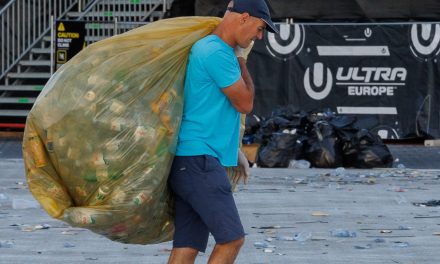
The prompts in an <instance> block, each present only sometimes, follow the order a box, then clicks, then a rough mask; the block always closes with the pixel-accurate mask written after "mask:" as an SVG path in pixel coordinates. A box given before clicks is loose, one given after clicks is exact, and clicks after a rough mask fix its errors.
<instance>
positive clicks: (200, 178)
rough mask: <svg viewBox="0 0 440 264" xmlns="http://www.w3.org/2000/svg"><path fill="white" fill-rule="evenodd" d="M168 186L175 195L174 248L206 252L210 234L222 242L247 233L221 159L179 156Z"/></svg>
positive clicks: (174, 162) (175, 160)
mask: <svg viewBox="0 0 440 264" xmlns="http://www.w3.org/2000/svg"><path fill="white" fill-rule="evenodd" d="M168 182H169V185H170V187H171V190H172V192H173V195H174V201H175V220H174V227H175V233H174V241H173V247H174V248H184V247H190V248H194V249H197V250H198V251H201V252H205V250H206V246H207V244H208V237H209V233H211V234H212V235H213V236H214V239H215V241H216V243H218V244H223V243H228V242H231V241H233V240H237V239H240V238H242V237H243V236H244V230H243V226H242V225H241V221H240V217H239V215H238V211H237V207H236V206H235V202H234V197H233V196H232V191H231V184H230V183H229V179H228V177H227V175H226V171H225V169H224V167H223V166H222V165H221V164H220V162H219V161H218V159H216V158H214V157H212V156H209V155H201V156H176V157H175V158H174V161H173V165H172V167H171V172H170V177H169V179H168Z"/></svg>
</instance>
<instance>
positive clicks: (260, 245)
mask: <svg viewBox="0 0 440 264" xmlns="http://www.w3.org/2000/svg"><path fill="white" fill-rule="evenodd" d="M254 247H256V248H258V249H260V248H275V246H274V245H272V244H269V243H266V242H255V243H254Z"/></svg>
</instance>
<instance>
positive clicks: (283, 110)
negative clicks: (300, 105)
mask: <svg viewBox="0 0 440 264" xmlns="http://www.w3.org/2000/svg"><path fill="white" fill-rule="evenodd" d="M296 113H297V111H295V110H294V109H293V106H292V105H287V106H278V107H276V108H275V109H274V110H273V111H272V115H271V117H276V116H278V117H282V118H285V119H288V120H292V119H293V117H294V116H295V114H296Z"/></svg>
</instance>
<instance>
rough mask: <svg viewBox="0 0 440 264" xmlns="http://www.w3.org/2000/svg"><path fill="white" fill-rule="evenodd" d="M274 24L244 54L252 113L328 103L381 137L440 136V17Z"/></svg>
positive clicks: (316, 107) (311, 108) (311, 107)
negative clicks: (252, 97) (252, 99)
mask: <svg viewBox="0 0 440 264" xmlns="http://www.w3.org/2000/svg"><path fill="white" fill-rule="evenodd" d="M277 26H278V27H279V29H280V32H281V34H280V35H279V36H277V35H274V34H272V33H266V35H265V36H264V39H263V40H262V41H257V43H256V44H255V47H254V49H253V52H252V54H251V55H250V57H249V61H248V67H249V70H250V72H251V73H252V76H253V78H254V82H255V86H256V97H255V104H254V113H255V114H257V115H261V116H268V115H270V113H271V111H272V110H273V109H274V108H275V107H276V106H278V105H293V106H294V108H295V109H296V110H304V111H320V110H322V109H325V108H329V109H330V110H332V111H334V112H336V113H338V114H343V115H345V114H347V115H356V116H357V117H358V119H359V120H361V121H362V122H363V124H364V126H365V128H367V129H371V130H373V131H376V132H377V133H378V134H379V135H380V136H381V137H382V138H388V139H402V138H409V137H434V138H440V107H439V105H440V86H439V85H440V68H439V65H438V63H439V58H440V57H439V53H440V23H381V24H375V23H374V24H373V23H362V24H361V23H356V24H346V23H345V24H290V23H280V24H277Z"/></svg>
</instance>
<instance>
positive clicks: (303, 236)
mask: <svg viewBox="0 0 440 264" xmlns="http://www.w3.org/2000/svg"><path fill="white" fill-rule="evenodd" d="M293 238H294V239H295V241H298V242H305V241H307V240H309V239H311V238H312V234H311V233H310V232H300V233H297V234H295V235H294V237H293Z"/></svg>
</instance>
